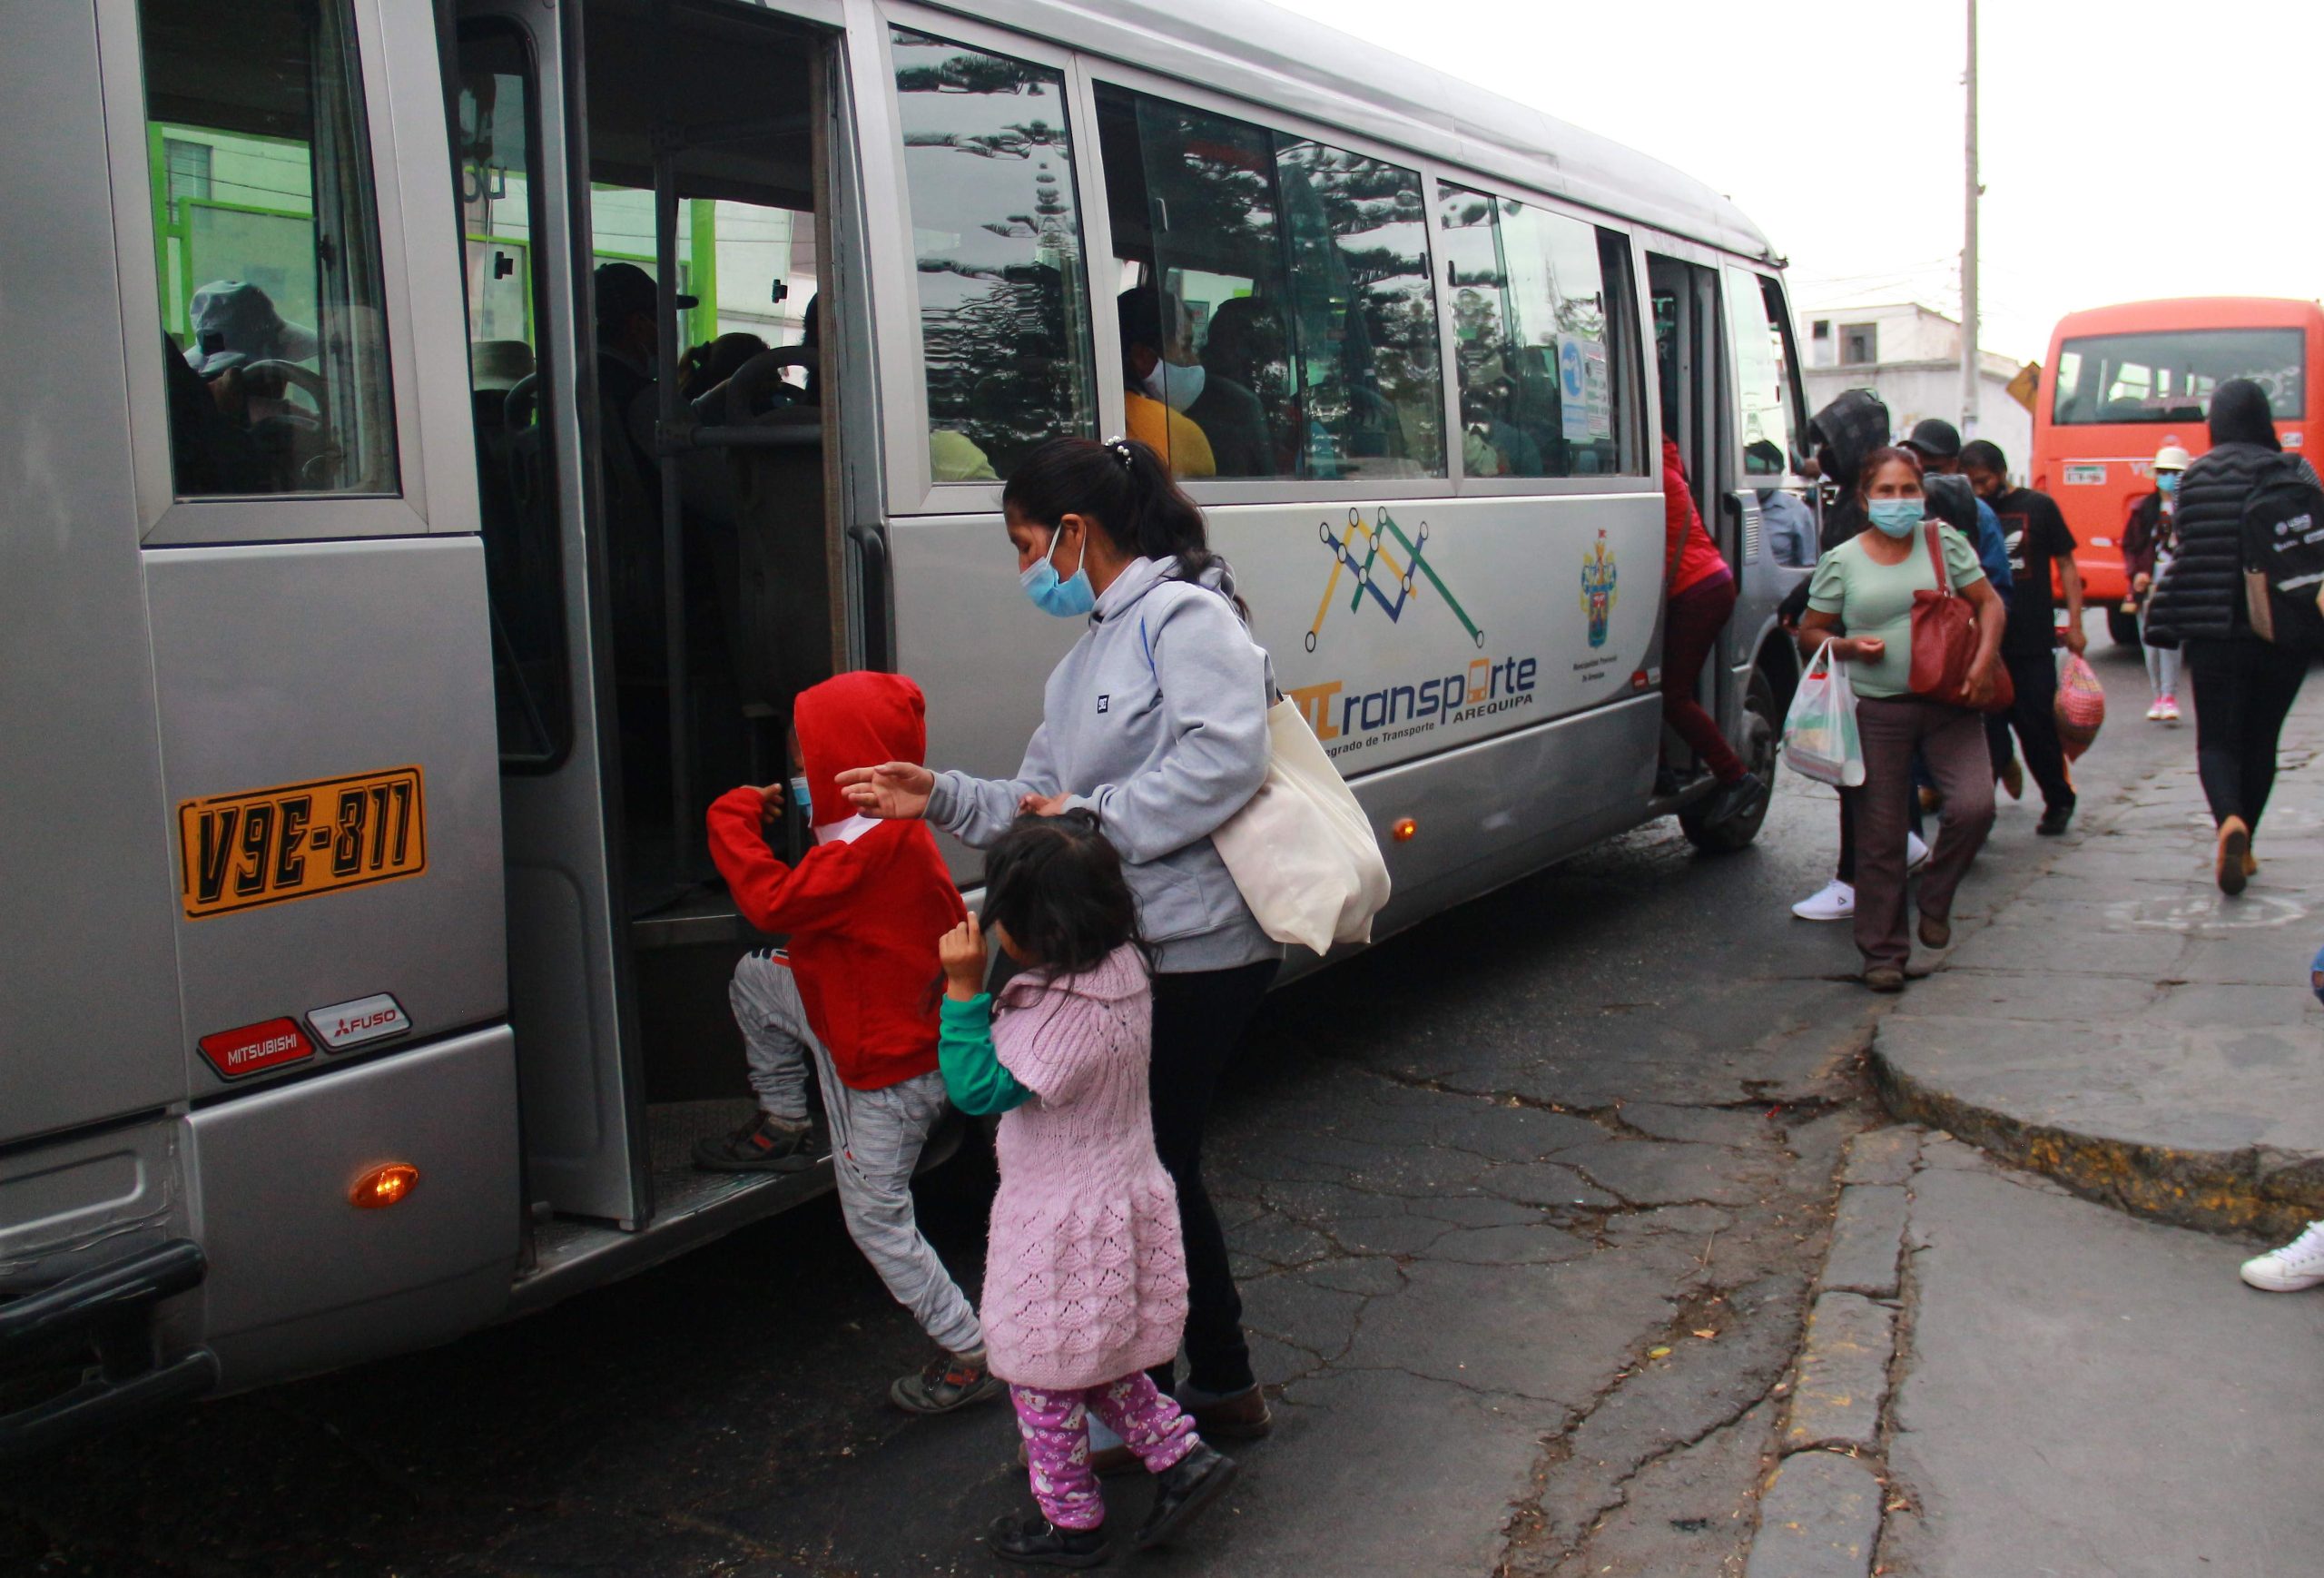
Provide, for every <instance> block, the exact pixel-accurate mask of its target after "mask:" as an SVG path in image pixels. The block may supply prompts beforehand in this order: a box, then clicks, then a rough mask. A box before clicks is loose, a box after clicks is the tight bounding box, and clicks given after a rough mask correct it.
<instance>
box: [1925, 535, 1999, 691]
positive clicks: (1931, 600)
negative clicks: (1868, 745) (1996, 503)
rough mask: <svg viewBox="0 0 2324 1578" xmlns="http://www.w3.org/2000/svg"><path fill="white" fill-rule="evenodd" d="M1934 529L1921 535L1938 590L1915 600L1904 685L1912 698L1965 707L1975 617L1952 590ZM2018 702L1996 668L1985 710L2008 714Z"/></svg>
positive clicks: (1974, 652)
mask: <svg viewBox="0 0 2324 1578" xmlns="http://www.w3.org/2000/svg"><path fill="white" fill-rule="evenodd" d="M1936 533H1937V525H1936V522H1935V521H1933V520H1932V521H1930V522H1929V523H1928V526H1927V528H1926V529H1925V530H1924V531H1923V533H1922V540H1923V541H1925V543H1926V544H1927V545H1928V560H1929V563H1930V564H1932V565H1934V566H1935V567H1936V590H1935V591H1933V592H1931V591H1918V592H1915V593H1914V594H1913V622H1912V631H1913V669H1912V676H1911V678H1910V679H1909V680H1908V681H1907V682H1906V683H1907V684H1908V685H1910V686H1911V687H1912V693H1913V694H1914V695H1917V696H1923V697H1925V698H1926V699H1928V700H1930V701H1941V702H1945V703H1946V704H1947V705H1952V706H1961V705H1965V704H1964V703H1963V702H1962V700H1961V689H1962V687H1963V686H1964V685H1967V684H1968V683H1969V671H1970V670H1971V669H1973V668H1974V667H1975V666H1976V663H1977V611H1976V610H1975V609H1974V608H1973V607H1970V604H1969V599H1968V598H1966V597H1962V596H1961V595H1960V594H1959V593H1957V592H1955V590H1954V589H1953V577H1951V576H1949V575H1947V574H1945V548H1944V547H1943V545H1942V544H1940V543H1939V542H1938V541H1937V536H1936ZM2016 699H2017V695H2016V690H2015V687H2014V686H2013V685H2011V684H2010V682H2009V670H2008V669H2007V668H2005V667H2004V666H2001V665H2000V664H1998V663H1996V664H1995V665H1994V693H1993V695H1991V696H1989V697H1987V698H1986V701H1985V705H1984V711H1986V712H1989V713H1998V712H2007V711H2008V710H2009V708H2010V705H2011V704H2012V703H2013V702H2014V701H2015V700H2016Z"/></svg>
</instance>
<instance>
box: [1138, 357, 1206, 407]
mask: <svg viewBox="0 0 2324 1578" xmlns="http://www.w3.org/2000/svg"><path fill="white" fill-rule="evenodd" d="M1138 381H1139V382H1141V383H1143V384H1144V385H1145V386H1146V392H1147V394H1149V395H1151V396H1153V397H1154V398H1155V399H1157V400H1160V401H1161V402H1162V403H1163V404H1164V405H1166V406H1168V407H1169V408H1170V409H1172V410H1174V411H1183V410H1185V409H1187V407H1188V406H1190V405H1192V404H1194V403H1195V401H1196V400H1198V399H1202V384H1203V370H1202V365H1201V363H1199V362H1197V363H1196V364H1195V365H1194V366H1192V367H1180V366H1179V365H1178V364H1177V362H1175V361H1157V362H1156V363H1155V364H1154V366H1153V367H1152V368H1151V369H1150V370H1148V371H1147V375H1146V376H1145V377H1144V378H1143V379H1141V380H1138Z"/></svg>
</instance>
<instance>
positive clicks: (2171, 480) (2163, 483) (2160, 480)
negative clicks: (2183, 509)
mask: <svg viewBox="0 0 2324 1578" xmlns="http://www.w3.org/2000/svg"><path fill="white" fill-rule="evenodd" d="M2154 485H2155V487H2156V488H2160V489H2161V490H2162V496H2163V497H2164V498H2177V497H2178V496H2179V473H2178V472H2176V471H2157V472H2156V473H2155V474H2154Z"/></svg>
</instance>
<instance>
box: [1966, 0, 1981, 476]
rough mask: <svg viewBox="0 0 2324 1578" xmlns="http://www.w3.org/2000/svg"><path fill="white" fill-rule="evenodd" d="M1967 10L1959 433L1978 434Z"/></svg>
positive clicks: (1972, 7) (1973, 97) (1972, 68)
mask: <svg viewBox="0 0 2324 1578" xmlns="http://www.w3.org/2000/svg"><path fill="white" fill-rule="evenodd" d="M1966 4H1967V5H1968V8H1969V70H1968V73H1967V74H1966V75H1965V77H1964V78H1963V81H1964V82H1965V84H1967V87H1968V90H1969V91H1968V100H1969V116H1968V136H1967V140H1966V142H1965V144H1964V148H1963V152H1964V153H1965V164H1966V172H1965V173H1966V187H1965V192H1964V193H1963V210H1964V212H1963V214H1962V222H1961V431H1962V433H1963V434H1964V435H1974V433H1975V432H1976V430H1977V197H1978V194H1979V193H1980V192H1982V191H1984V188H1983V187H1981V186H1979V185H1978V184H1977V0H1966Z"/></svg>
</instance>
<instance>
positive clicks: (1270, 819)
mask: <svg viewBox="0 0 2324 1578" xmlns="http://www.w3.org/2000/svg"><path fill="white" fill-rule="evenodd" d="M1267 738H1268V745H1269V753H1268V760H1267V776H1266V782H1265V783H1264V784H1260V785H1259V792H1258V793H1257V794H1254V795H1252V796H1251V798H1250V800H1249V801H1248V802H1247V803H1246V804H1245V805H1244V807H1243V809H1242V810H1240V811H1237V812H1236V814H1234V815H1232V816H1230V817H1228V818H1227V819H1226V824H1225V825H1224V826H1222V827H1220V828H1219V829H1218V831H1217V832H1216V833H1212V834H1211V835H1210V836H1211V842H1212V843H1215V844H1216V845H1217V847H1218V853H1219V857H1220V858H1221V859H1222V860H1224V861H1226V869H1227V871H1228V873H1231V874H1232V875H1233V876H1234V878H1235V885H1236V887H1237V888H1240V889H1241V890H1242V891H1243V901H1244V902H1246V903H1247V904H1249V905H1250V906H1251V913H1253V914H1254V915H1256V916H1257V917H1258V922H1259V925H1260V927H1261V928H1262V929H1263V930H1265V932H1266V934H1267V935H1268V936H1270V937H1272V938H1274V939H1275V941H1276V942H1296V943H1299V944H1300V945H1301V946H1303V947H1306V948H1312V949H1314V950H1315V952H1318V953H1321V952H1325V951H1326V950H1328V949H1329V948H1330V947H1331V946H1332V944H1333V943H1334V942H1371V941H1372V919H1373V917H1374V916H1375V915H1377V914H1378V913H1379V912H1380V911H1381V909H1382V908H1383V907H1384V906H1385V905H1386V903H1387V902H1388V863H1387V862H1386V861H1384V860H1383V859H1381V857H1380V841H1379V840H1378V839H1376V838H1374V836H1373V834H1372V822H1371V819H1370V818H1369V817H1367V816H1365V815H1364V807H1363V806H1361V805H1359V804H1356V801H1355V796H1354V794H1351V793H1350V792H1349V790H1348V786H1347V782H1346V780H1344V779H1343V778H1342V777H1341V776H1340V770H1339V769H1338V768H1337V767H1334V765H1332V759H1331V757H1329V756H1328V755H1326V754H1324V746H1323V743H1322V742H1321V741H1319V740H1318V739H1316V738H1315V730H1313V729H1311V728H1309V727H1308V726H1307V719H1306V718H1305V715H1302V714H1301V712H1300V710H1299V708H1298V707H1297V706H1296V705H1294V704H1293V703H1292V702H1290V701H1289V700H1282V701H1278V702H1276V703H1275V705H1273V706H1271V707H1269V708H1268V709H1267Z"/></svg>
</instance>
